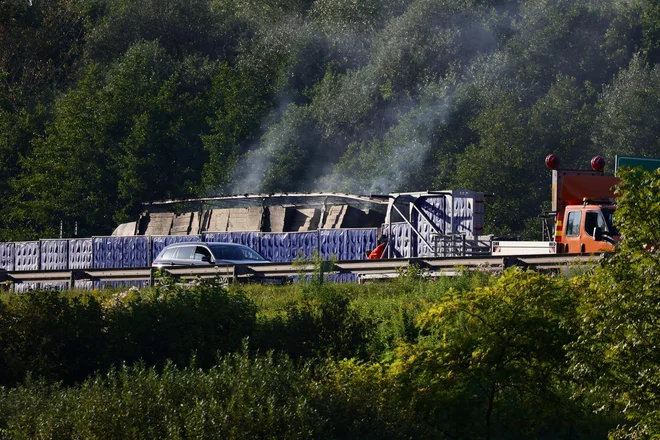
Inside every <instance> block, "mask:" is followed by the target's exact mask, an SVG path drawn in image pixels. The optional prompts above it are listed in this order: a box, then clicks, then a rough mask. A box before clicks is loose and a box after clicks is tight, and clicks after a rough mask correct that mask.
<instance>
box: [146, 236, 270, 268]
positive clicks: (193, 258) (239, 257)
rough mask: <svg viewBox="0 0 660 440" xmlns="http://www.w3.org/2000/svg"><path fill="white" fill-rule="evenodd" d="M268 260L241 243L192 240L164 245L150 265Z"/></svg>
mask: <svg viewBox="0 0 660 440" xmlns="http://www.w3.org/2000/svg"><path fill="white" fill-rule="evenodd" d="M268 262H269V261H268V260H266V259H265V258H264V257H262V256H261V255H259V253H258V252H257V251H255V250H254V249H252V248H249V247H247V246H244V245H242V244H236V243H203V242H193V243H173V244H170V245H168V246H165V247H164V248H163V250H162V251H160V253H159V254H158V257H157V258H156V259H155V260H154V261H153V263H152V264H151V265H152V266H154V267H163V266H177V265H185V266H193V265H208V264H261V263H268Z"/></svg>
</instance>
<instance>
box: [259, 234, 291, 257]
mask: <svg viewBox="0 0 660 440" xmlns="http://www.w3.org/2000/svg"><path fill="white" fill-rule="evenodd" d="M287 235H288V234H287V233H278V232H265V233H262V234H261V235H260V236H259V249H261V255H262V256H263V257H264V258H265V259H267V260H270V261H273V262H275V263H283V262H288V261H292V260H291V259H289V252H288V250H287V247H288V242H289V241H290V240H289V239H288V238H287Z"/></svg>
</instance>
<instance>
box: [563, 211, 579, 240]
mask: <svg viewBox="0 0 660 440" xmlns="http://www.w3.org/2000/svg"><path fill="white" fill-rule="evenodd" d="M580 220H582V212H581V211H571V212H569V213H568V219H567V220H566V235H567V236H569V237H576V236H578V235H580Z"/></svg>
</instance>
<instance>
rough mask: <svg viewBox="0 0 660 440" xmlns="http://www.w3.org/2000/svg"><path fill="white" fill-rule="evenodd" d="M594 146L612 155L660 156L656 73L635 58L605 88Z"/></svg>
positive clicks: (659, 75)
mask: <svg viewBox="0 0 660 440" xmlns="http://www.w3.org/2000/svg"><path fill="white" fill-rule="evenodd" d="M598 109H599V116H598V119H597V122H596V126H595V130H594V143H595V144H596V146H597V147H598V148H599V149H600V150H602V153H601V154H605V155H607V157H608V158H610V159H611V160H613V159H614V156H615V155H617V154H618V155H633V156H646V157H657V156H660V141H659V140H658V139H659V138H658V133H660V121H658V118H656V117H655V115H656V114H657V113H658V112H660V69H658V67H651V66H648V65H647V64H646V62H645V61H644V59H643V57H641V56H635V57H633V58H632V59H631V61H630V65H629V66H628V67H627V68H625V69H622V70H621V71H620V72H619V74H618V75H617V76H616V77H615V78H614V80H613V81H612V84H609V85H607V86H606V87H605V88H604V90H603V94H602V96H601V98H600V102H599V105H598Z"/></svg>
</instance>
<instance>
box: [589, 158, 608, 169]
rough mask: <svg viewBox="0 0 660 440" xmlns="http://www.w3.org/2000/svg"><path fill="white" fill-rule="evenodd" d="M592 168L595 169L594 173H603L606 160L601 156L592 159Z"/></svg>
mask: <svg viewBox="0 0 660 440" xmlns="http://www.w3.org/2000/svg"><path fill="white" fill-rule="evenodd" d="M591 168H593V169H594V171H603V168H605V159H603V158H602V157H600V156H596V157H594V158H593V159H591Z"/></svg>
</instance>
